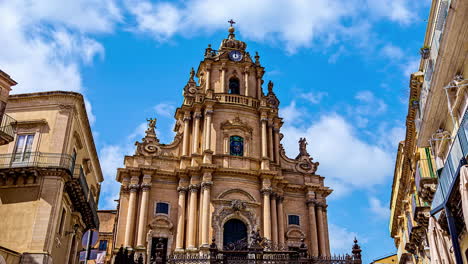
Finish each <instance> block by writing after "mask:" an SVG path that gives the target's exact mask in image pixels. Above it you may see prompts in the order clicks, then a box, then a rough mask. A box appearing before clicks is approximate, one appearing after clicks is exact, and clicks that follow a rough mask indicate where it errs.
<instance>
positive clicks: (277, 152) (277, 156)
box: [273, 127, 280, 164]
mask: <svg viewBox="0 0 468 264" xmlns="http://www.w3.org/2000/svg"><path fill="white" fill-rule="evenodd" d="M273 132H274V138H275V145H274V149H275V150H274V151H275V162H276V163H278V164H279V163H280V149H279V144H280V137H279V128H277V127H275V128H273Z"/></svg>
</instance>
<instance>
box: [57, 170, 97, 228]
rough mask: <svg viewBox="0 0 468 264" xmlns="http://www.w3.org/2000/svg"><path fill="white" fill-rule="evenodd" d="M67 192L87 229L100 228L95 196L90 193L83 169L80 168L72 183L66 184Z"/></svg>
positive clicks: (75, 173)
mask: <svg viewBox="0 0 468 264" xmlns="http://www.w3.org/2000/svg"><path fill="white" fill-rule="evenodd" d="M65 190H66V191H67V193H68V195H69V196H70V199H71V201H72V203H73V206H74V207H75V209H76V210H77V211H78V212H80V213H81V216H82V217H83V221H84V223H85V224H86V227H87V228H98V227H99V219H98V216H97V205H96V202H95V200H94V199H95V198H94V196H93V194H92V193H91V192H90V191H89V187H88V182H87V180H86V175H85V173H84V171H83V167H81V166H78V167H77V168H75V172H74V174H73V177H72V179H71V180H70V181H67V182H66V183H65Z"/></svg>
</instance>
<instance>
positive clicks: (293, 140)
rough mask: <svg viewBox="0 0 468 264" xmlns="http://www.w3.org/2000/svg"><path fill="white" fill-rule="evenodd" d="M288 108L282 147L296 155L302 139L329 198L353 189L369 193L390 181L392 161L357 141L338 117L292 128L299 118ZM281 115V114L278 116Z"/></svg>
mask: <svg viewBox="0 0 468 264" xmlns="http://www.w3.org/2000/svg"><path fill="white" fill-rule="evenodd" d="M288 108H289V110H288V111H289V113H292V114H289V115H288V116H285V115H282V116H283V117H284V118H285V125H284V126H283V128H282V132H283V134H284V135H285V137H284V138H283V140H282V144H283V146H284V147H285V150H286V152H287V154H288V155H289V156H290V157H295V156H296V154H297V140H298V139H299V138H300V137H306V138H307V139H308V143H309V153H310V154H311V155H312V156H313V157H317V160H316V161H319V162H320V166H319V168H318V171H317V173H318V174H320V175H322V176H324V177H325V181H326V185H329V186H331V187H332V188H333V189H335V191H334V195H333V196H332V197H333V198H338V197H340V196H343V195H346V194H347V193H349V192H351V191H352V190H354V189H370V188H372V187H373V186H375V185H377V184H382V183H383V182H384V181H385V180H386V179H388V177H391V173H392V167H393V161H392V160H393V157H392V155H391V154H390V153H389V152H387V151H386V150H385V149H384V148H383V147H381V146H379V145H378V144H377V143H375V144H372V143H369V142H366V141H364V140H362V139H361V136H362V135H360V134H358V133H359V131H360V130H356V129H355V128H354V127H353V126H352V125H351V124H350V123H348V122H347V121H346V119H345V118H343V117H342V116H340V115H338V114H326V115H322V116H320V118H318V120H316V121H315V122H314V123H313V124H308V126H305V127H295V126H294V124H297V123H296V122H295V118H296V117H297V116H299V115H301V116H302V115H303V114H304V113H302V112H301V111H299V110H298V109H295V107H294V105H290V106H288V107H286V109H288ZM282 114H284V112H282Z"/></svg>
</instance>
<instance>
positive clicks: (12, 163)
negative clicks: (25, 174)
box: [0, 152, 74, 174]
mask: <svg viewBox="0 0 468 264" xmlns="http://www.w3.org/2000/svg"><path fill="white" fill-rule="evenodd" d="M73 165H74V161H73V158H72V157H71V156H70V155H68V154H62V153H43V152H25V153H9V154H0V169H16V168H44V169H64V170H67V171H68V172H69V173H70V174H72V171H73Z"/></svg>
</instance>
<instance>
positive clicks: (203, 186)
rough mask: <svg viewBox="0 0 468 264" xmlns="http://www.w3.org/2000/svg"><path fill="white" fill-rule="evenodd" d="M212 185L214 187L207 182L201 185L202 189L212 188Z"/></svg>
mask: <svg viewBox="0 0 468 264" xmlns="http://www.w3.org/2000/svg"><path fill="white" fill-rule="evenodd" d="M211 185H213V182H211V181H205V182H202V183H201V188H202V189H203V190H204V189H209V188H211Z"/></svg>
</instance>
